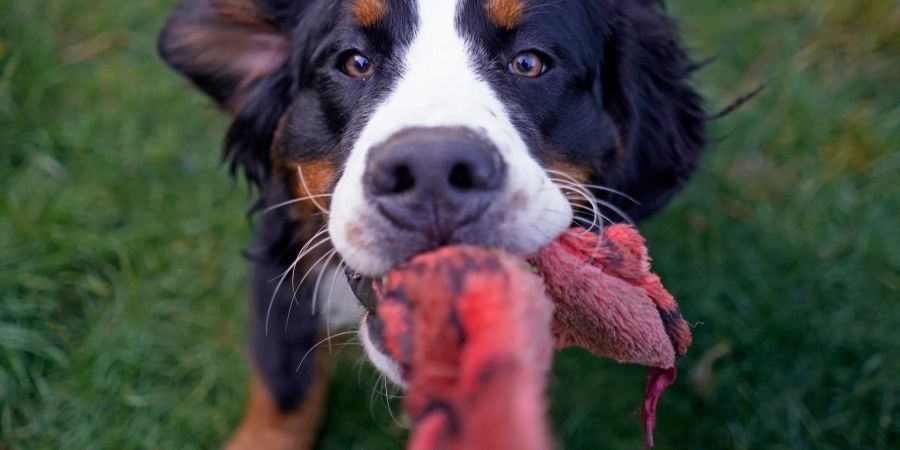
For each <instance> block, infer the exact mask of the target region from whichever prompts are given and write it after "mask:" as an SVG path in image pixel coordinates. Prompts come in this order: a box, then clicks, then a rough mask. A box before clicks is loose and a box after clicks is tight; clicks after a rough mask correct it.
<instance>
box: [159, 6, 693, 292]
mask: <svg viewBox="0 0 900 450" xmlns="http://www.w3.org/2000/svg"><path fill="white" fill-rule="evenodd" d="M653 3H654V2H653V1H651V0H624V1H622V0H308V1H288V0H256V1H254V0H185V1H184V2H183V3H182V4H181V6H180V7H179V8H177V9H176V10H175V12H174V13H173V15H172V17H171V19H170V21H169V24H168V25H167V27H166V29H165V30H164V32H163V34H162V36H161V39H160V50H161V53H162V54H163V56H164V57H165V59H166V60H167V61H168V62H169V63H170V64H172V65H173V66H174V67H176V68H177V69H179V70H180V71H182V72H183V73H185V74H186V75H187V76H188V77H190V78H191V79H192V80H193V81H194V82H195V84H197V85H198V86H199V87H200V88H201V89H203V90H204V91H205V92H207V93H208V94H209V95H211V96H212V97H213V98H215V99H216V100H217V101H219V102H220V103H221V104H222V105H223V106H225V107H226V108H227V109H229V110H231V111H232V112H233V113H234V114H235V120H234V123H233V125H232V127H231V130H230V131H229V136H228V139H227V148H226V152H227V154H228V155H229V156H230V157H231V158H232V161H233V163H234V164H235V166H241V167H243V168H244V169H245V170H246V173H247V174H248V175H249V176H250V177H251V179H253V180H255V181H257V182H258V183H259V184H260V186H261V187H262V189H263V193H264V197H265V199H264V200H265V202H266V203H267V204H268V205H269V206H271V205H273V204H276V203H279V202H281V201H285V200H288V201H289V200H291V199H296V202H295V203H293V204H292V205H291V207H292V208H293V216H292V217H293V220H294V222H295V226H294V228H295V232H296V233H297V234H299V235H301V236H302V235H304V234H305V235H306V237H307V238H308V237H310V236H311V235H312V234H313V233H314V232H315V231H316V229H317V228H318V225H315V226H311V225H310V223H316V224H318V223H320V222H324V223H322V225H324V226H326V227H327V232H328V234H330V237H331V241H332V243H333V246H334V248H335V249H336V250H337V252H338V254H339V255H340V257H341V258H343V260H344V261H345V262H346V264H347V265H348V266H349V268H350V269H352V270H353V271H355V272H358V273H360V274H363V275H366V276H370V277H375V276H379V275H381V274H384V273H385V272H386V271H388V270H389V269H390V268H391V267H393V266H394V265H396V264H397V263H399V262H401V261H403V260H405V259H407V258H409V257H411V256H412V255H415V254H417V253H420V252H422V251H426V250H429V249H432V248H435V247H438V246H441V245H445V244H448V243H469V244H477V245H482V246H490V247H498V248H502V249H505V250H507V251H509V252H512V253H517V254H527V253H529V252H532V251H534V250H536V249H537V248H539V247H540V246H541V245H543V244H545V243H547V242H548V241H549V240H551V239H553V238H554V237H556V236H557V235H558V234H559V233H561V232H562V231H563V230H564V229H566V228H567V227H569V226H570V225H572V224H573V223H575V224H579V225H585V224H590V223H594V222H595V221H596V220H598V219H600V217H599V213H605V214H606V215H607V216H609V217H610V218H611V219H612V220H616V221H620V220H623V218H624V217H625V216H628V215H630V216H631V217H632V218H634V219H639V218H641V217H643V216H646V215H647V214H649V213H651V212H653V211H655V210H657V209H658V208H660V207H661V206H662V205H664V204H665V203H667V202H668V200H669V199H670V198H671V196H672V195H673V194H674V193H675V192H676V191H677V190H678V189H679V188H680V187H681V186H682V185H683V183H684V181H685V180H686V178H687V177H688V175H689V174H690V172H691V171H692V170H693V169H694V167H695V166H696V163H697V160H698V155H699V151H700V148H701V147H702V144H703V140H704V133H703V130H704V127H703V121H704V119H703V118H704V116H703V113H702V111H701V109H700V107H699V101H698V97H697V96H696V95H695V93H694V92H693V90H691V88H690V87H689V86H688V85H687V84H686V83H685V80H684V78H685V77H686V76H687V75H688V73H689V71H690V69H689V66H688V64H687V61H686V58H685V56H684V54H683V52H682V50H681V49H680V47H679V44H678V39H677V36H676V35H675V29H674V27H673V26H672V24H671V23H670V22H669V20H668V19H667V18H666V17H665V16H664V15H663V14H662V13H661V12H660V11H658V10H657V8H656V6H655V5H654V4H653ZM578 199H581V200H585V201H573V200H578ZM594 200H596V202H595V201H594ZM598 204H600V205H602V206H599V207H598V206H597V205H598Z"/></svg>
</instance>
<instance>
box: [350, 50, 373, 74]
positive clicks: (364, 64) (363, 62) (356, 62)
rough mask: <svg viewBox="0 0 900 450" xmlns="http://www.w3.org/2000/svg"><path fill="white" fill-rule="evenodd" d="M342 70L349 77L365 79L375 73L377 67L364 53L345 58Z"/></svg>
mask: <svg viewBox="0 0 900 450" xmlns="http://www.w3.org/2000/svg"><path fill="white" fill-rule="evenodd" d="M342 70H343V71H344V73H345V74H347V76H350V77H353V78H365V77H368V76H370V75H372V73H373V72H375V65H374V64H372V62H371V61H369V58H367V57H366V56H365V55H363V54H362V53H359V52H351V53H349V54H348V55H347V56H345V57H344V64H343V66H342Z"/></svg>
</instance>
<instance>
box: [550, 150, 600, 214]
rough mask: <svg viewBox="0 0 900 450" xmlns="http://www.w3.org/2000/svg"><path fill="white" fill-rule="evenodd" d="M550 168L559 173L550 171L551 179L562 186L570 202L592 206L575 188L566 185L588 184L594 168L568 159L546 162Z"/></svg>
mask: <svg viewBox="0 0 900 450" xmlns="http://www.w3.org/2000/svg"><path fill="white" fill-rule="evenodd" d="M545 165H546V166H547V168H548V169H550V170H553V171H555V172H561V173H563V174H564V175H560V174H559V173H549V176H550V179H552V180H554V182H555V183H556V184H557V185H558V186H560V188H561V190H562V193H563V195H565V196H566V198H568V199H569V203H572V204H573V205H582V206H590V202H589V201H588V200H587V199H585V198H584V197H583V196H582V195H581V194H579V193H578V192H577V191H576V190H575V189H577V188H568V187H564V186H565V185H572V184H574V185H579V184H588V183H589V182H590V180H591V175H592V174H593V172H592V170H591V169H590V168H589V167H587V166H581V165H577V164H574V163H571V162H568V161H560V160H550V161H547V162H546V163H545Z"/></svg>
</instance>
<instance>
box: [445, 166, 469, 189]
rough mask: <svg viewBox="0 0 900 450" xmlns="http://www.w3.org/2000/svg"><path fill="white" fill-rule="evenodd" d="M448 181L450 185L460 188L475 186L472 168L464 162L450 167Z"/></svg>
mask: <svg viewBox="0 0 900 450" xmlns="http://www.w3.org/2000/svg"><path fill="white" fill-rule="evenodd" d="M449 181H450V186H453V187H454V188H456V189H460V190H468V189H473V188H474V187H475V180H473V179H472V169H471V168H470V167H469V165H468V164H465V163H458V164H456V165H454V166H453V168H452V169H450V180H449Z"/></svg>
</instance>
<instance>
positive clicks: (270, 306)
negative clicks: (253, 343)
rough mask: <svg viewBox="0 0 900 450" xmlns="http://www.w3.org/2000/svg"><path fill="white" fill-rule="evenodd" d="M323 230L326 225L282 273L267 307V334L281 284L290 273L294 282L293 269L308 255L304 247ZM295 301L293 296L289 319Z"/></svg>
mask: <svg viewBox="0 0 900 450" xmlns="http://www.w3.org/2000/svg"><path fill="white" fill-rule="evenodd" d="M323 232H327V229H326V228H325V227H322V228H321V229H320V230H319V231H318V232H317V233H316V234H315V235H313V237H312V238H311V239H310V240H309V241H307V242H306V244H305V245H304V246H303V248H302V249H301V250H300V252H299V254H298V255H297V257H296V258H294V261H293V262H292V263H291V265H290V266H288V268H287V270H285V271H284V273H282V274H281V276H280V278H279V279H278V284H277V285H276V286H275V290H274V291H272V298H270V299H269V306H268V307H267V308H266V320H265V324H264V325H263V327H264V334H265V335H266V336H268V335H269V319H270V318H271V317H272V307H274V306H275V297H276V296H277V295H278V291H279V290H281V285H282V284H284V280H285V279H286V278H287V275H288V273H291V274H292V275H291V282H292V283H293V271H294V269H295V268H296V267H297V264H298V263H299V262H300V260H302V259H303V257H304V256H305V255H306V253H305V251H304V249H307V247H308V246H309V245H310V244H311V243H312V242H313V241H315V239H316V237H317V236H320V235H321V234H322V233H323ZM328 240H330V239H328V238H326V239H323V240H322V241H320V242H319V243H317V244H315V247H318V246H319V245H322V244H323V243H324V242H327V241H328ZM272 281H274V279H273V280H271V281H270V282H272ZM295 296H296V294H295ZM293 302H294V298H291V304H289V305H288V319H290V316H291V308H292V307H293Z"/></svg>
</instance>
